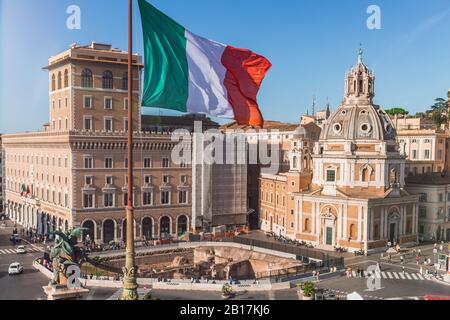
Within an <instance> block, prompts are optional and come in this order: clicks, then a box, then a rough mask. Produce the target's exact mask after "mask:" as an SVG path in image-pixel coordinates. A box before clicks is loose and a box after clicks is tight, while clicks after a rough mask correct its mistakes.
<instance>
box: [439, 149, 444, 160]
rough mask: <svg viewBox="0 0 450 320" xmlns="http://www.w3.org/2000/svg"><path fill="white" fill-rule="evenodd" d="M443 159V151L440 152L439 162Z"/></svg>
mask: <svg viewBox="0 0 450 320" xmlns="http://www.w3.org/2000/svg"><path fill="white" fill-rule="evenodd" d="M442 158H443V152H442V150H438V160H442Z"/></svg>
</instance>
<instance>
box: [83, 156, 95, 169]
mask: <svg viewBox="0 0 450 320" xmlns="http://www.w3.org/2000/svg"><path fill="white" fill-rule="evenodd" d="M84 168H85V169H93V168H94V160H93V159H92V157H85V158H84Z"/></svg>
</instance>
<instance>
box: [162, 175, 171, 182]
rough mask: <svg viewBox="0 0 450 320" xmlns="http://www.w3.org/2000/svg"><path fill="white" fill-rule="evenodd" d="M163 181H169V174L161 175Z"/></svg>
mask: <svg viewBox="0 0 450 320" xmlns="http://www.w3.org/2000/svg"><path fill="white" fill-rule="evenodd" d="M163 183H170V176H168V175H163Z"/></svg>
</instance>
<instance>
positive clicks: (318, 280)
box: [317, 271, 320, 282]
mask: <svg viewBox="0 0 450 320" xmlns="http://www.w3.org/2000/svg"><path fill="white" fill-rule="evenodd" d="M317 282H320V271H317Z"/></svg>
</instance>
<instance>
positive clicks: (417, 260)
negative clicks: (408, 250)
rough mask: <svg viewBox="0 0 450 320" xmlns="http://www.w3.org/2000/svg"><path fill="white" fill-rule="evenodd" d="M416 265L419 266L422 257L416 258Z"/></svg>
mask: <svg viewBox="0 0 450 320" xmlns="http://www.w3.org/2000/svg"><path fill="white" fill-rule="evenodd" d="M416 263H417V265H419V263H420V256H416Z"/></svg>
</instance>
